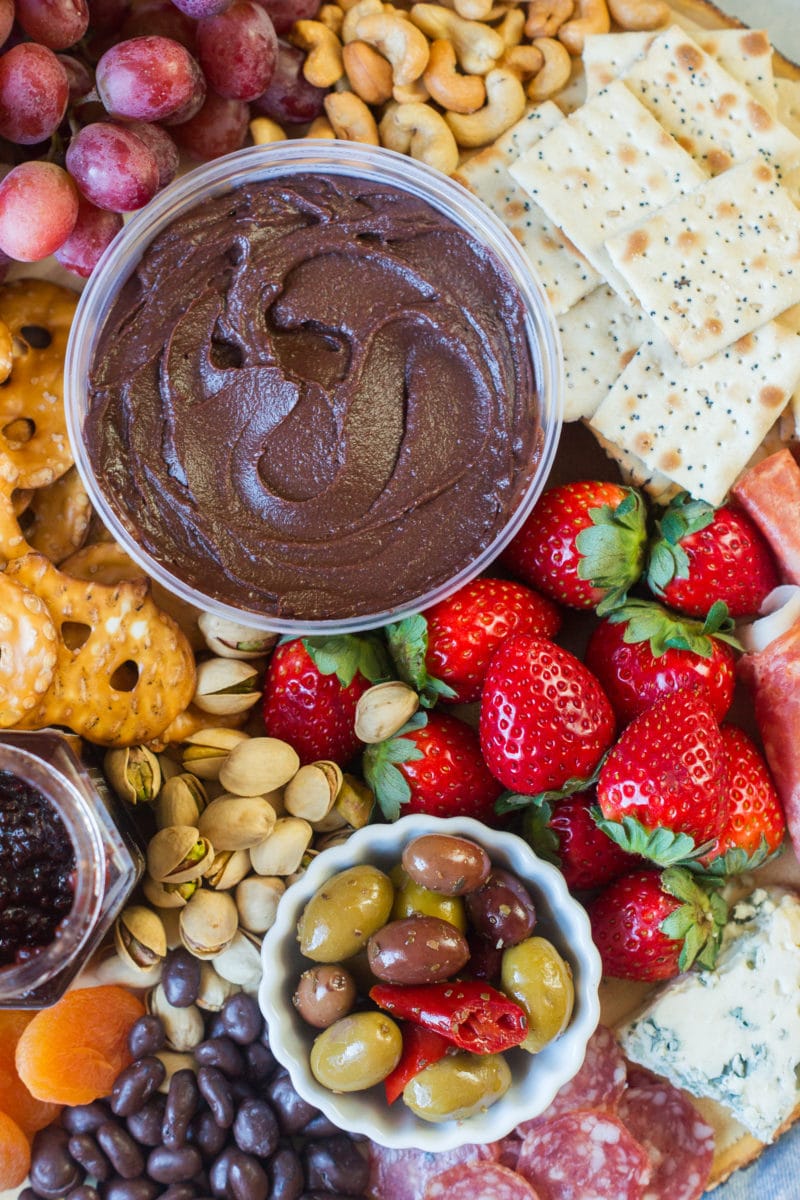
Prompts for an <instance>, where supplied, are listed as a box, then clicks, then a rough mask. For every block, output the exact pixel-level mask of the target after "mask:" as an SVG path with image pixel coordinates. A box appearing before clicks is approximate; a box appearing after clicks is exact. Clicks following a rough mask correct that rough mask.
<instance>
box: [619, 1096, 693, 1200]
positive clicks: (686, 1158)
mask: <svg viewBox="0 0 800 1200" xmlns="http://www.w3.org/2000/svg"><path fill="white" fill-rule="evenodd" d="M619 1119H620V1120H621V1121H622V1123H623V1124H624V1125H625V1127H626V1128H627V1129H628V1130H629V1132H630V1133H632V1134H633V1136H634V1137H635V1138H636V1140H637V1141H638V1142H641V1144H642V1145H643V1146H644V1148H645V1150H646V1151H647V1154H648V1155H649V1158H650V1163H651V1166H652V1174H651V1176H650V1180H649V1182H648V1184H647V1187H646V1188H645V1193H644V1200H699V1197H700V1196H702V1194H703V1192H704V1191H705V1188H706V1184H707V1183H708V1177H709V1175H710V1173H711V1163H712V1161H713V1159H714V1130H713V1129H712V1128H711V1126H710V1125H707V1124H706V1123H705V1121H704V1120H703V1119H702V1118H701V1116H700V1114H699V1113H698V1112H697V1110H696V1109H695V1108H694V1106H693V1105H692V1104H691V1103H690V1102H689V1101H688V1100H687V1099H686V1097H685V1096H683V1095H682V1093H681V1092H679V1091H678V1089H677V1088H676V1087H673V1086H672V1084H671V1083H668V1082H666V1081H665V1082H661V1081H659V1082H658V1083H648V1084H640V1085H639V1086H637V1087H629V1088H628V1090H627V1091H626V1092H625V1094H624V1096H623V1097H622V1099H621V1100H620V1102H619Z"/></svg>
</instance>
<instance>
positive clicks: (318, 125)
mask: <svg viewBox="0 0 800 1200" xmlns="http://www.w3.org/2000/svg"><path fill="white" fill-rule="evenodd" d="M306 137H307V138H335V137H336V134H335V133H334V132H333V126H332V125H331V123H330V121H329V120H328V118H327V117H314V120H313V121H312V122H311V124H310V125H309V127H308V129H307V130H306Z"/></svg>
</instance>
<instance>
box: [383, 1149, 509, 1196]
mask: <svg viewBox="0 0 800 1200" xmlns="http://www.w3.org/2000/svg"><path fill="white" fill-rule="evenodd" d="M496 1157H497V1151H496V1150H495V1148H494V1146H492V1145H489V1146H472V1145H468V1146H457V1147H456V1148H455V1149H454V1150H442V1151H441V1152H440V1153H438V1154H434V1153H433V1151H429V1150H391V1149H389V1148H388V1147H387V1146H379V1145H378V1143H377V1142H370V1146H369V1166H370V1171H369V1183H368V1184H367V1195H368V1196H370V1197H371V1198H372V1200H421V1198H422V1197H423V1196H424V1195H425V1188H426V1187H427V1186H428V1182H429V1180H431V1179H433V1177H434V1176H435V1175H440V1174H442V1172H443V1171H446V1170H448V1169H449V1168H450V1167H454V1166H460V1165H462V1166H463V1165H465V1164H468V1163H476V1162H494V1161H495V1159H496Z"/></svg>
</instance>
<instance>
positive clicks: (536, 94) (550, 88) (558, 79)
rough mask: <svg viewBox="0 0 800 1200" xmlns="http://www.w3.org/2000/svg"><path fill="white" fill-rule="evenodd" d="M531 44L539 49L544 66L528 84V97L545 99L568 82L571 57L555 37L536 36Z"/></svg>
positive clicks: (570, 70)
mask: <svg viewBox="0 0 800 1200" xmlns="http://www.w3.org/2000/svg"><path fill="white" fill-rule="evenodd" d="M533 45H534V46H535V47H536V49H537V50H539V51H541V54H542V56H543V58H544V66H543V67H542V69H541V71H539V72H538V73H537V74H536V75H534V77H533V79H532V80H531V81H530V83H529V84H528V87H527V92H528V99H530V100H547V99H548V97H550V96H554V95H555V94H556V92H560V91H561V89H562V88H563V87H565V86H566V84H567V83H568V82H569V77H570V75H571V74H572V59H571V58H570V56H569V51H568V50H567V49H566V47H565V46H562V45H561V42H557V41H556V40H555V38H536V39H535V40H534V43H533Z"/></svg>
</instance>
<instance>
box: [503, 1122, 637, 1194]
mask: <svg viewBox="0 0 800 1200" xmlns="http://www.w3.org/2000/svg"><path fill="white" fill-rule="evenodd" d="M517 1169H518V1170H519V1173H520V1175H524V1176H525V1178H526V1179H527V1180H528V1182H529V1183H531V1184H533V1187H534V1188H535V1190H536V1191H537V1192H539V1193H540V1195H541V1198H542V1200H644V1196H645V1185H646V1184H647V1182H648V1180H649V1178H650V1160H649V1159H648V1156H647V1151H646V1150H645V1149H644V1147H643V1146H641V1145H640V1144H639V1143H638V1142H637V1141H636V1140H635V1138H634V1137H633V1135H632V1134H630V1133H629V1132H628V1130H627V1129H626V1128H625V1126H624V1125H623V1124H622V1122H621V1121H619V1120H618V1119H617V1118H616V1117H613V1116H611V1115H610V1114H609V1113H603V1112H598V1111H597V1110H596V1109H592V1110H586V1111H585V1112H572V1113H563V1114H562V1115H561V1116H560V1117H553V1118H552V1119H551V1120H549V1121H543V1122H542V1123H541V1124H540V1125H537V1126H536V1128H535V1129H532V1130H531V1132H530V1133H529V1134H528V1136H527V1137H526V1138H525V1141H524V1142H523V1143H522V1150H521V1151H520V1156H519V1163H518V1168H517Z"/></svg>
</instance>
